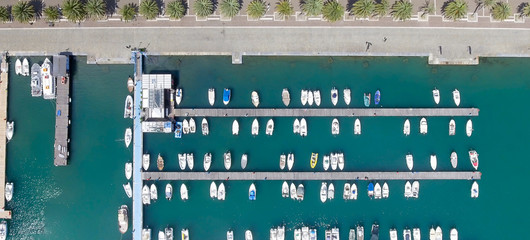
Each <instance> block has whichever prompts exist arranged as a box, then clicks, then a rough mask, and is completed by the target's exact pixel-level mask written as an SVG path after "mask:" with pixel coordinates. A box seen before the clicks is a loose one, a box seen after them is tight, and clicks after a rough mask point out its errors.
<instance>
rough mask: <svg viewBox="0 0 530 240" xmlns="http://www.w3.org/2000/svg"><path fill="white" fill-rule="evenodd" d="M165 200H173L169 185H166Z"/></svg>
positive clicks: (171, 187)
mask: <svg viewBox="0 0 530 240" xmlns="http://www.w3.org/2000/svg"><path fill="white" fill-rule="evenodd" d="M165 193H166V199H167V200H171V199H172V198H173V186H171V183H168V184H166V191H165Z"/></svg>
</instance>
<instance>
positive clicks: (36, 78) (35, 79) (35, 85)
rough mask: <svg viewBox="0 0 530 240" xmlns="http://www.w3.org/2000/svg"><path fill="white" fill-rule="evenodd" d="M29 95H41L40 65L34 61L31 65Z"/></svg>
mask: <svg viewBox="0 0 530 240" xmlns="http://www.w3.org/2000/svg"><path fill="white" fill-rule="evenodd" d="M30 85H31V96H32V97H40V96H42V80H41V74H40V65H39V64H37V63H34V64H33V66H31V84H30Z"/></svg>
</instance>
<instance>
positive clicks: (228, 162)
mask: <svg viewBox="0 0 530 240" xmlns="http://www.w3.org/2000/svg"><path fill="white" fill-rule="evenodd" d="M223 163H224V166H225V169H226V170H230V167H231V166H232V154H231V153H230V151H228V152H225V153H224V154H223Z"/></svg>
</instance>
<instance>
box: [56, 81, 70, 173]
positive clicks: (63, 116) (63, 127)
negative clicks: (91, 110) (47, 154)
mask: <svg viewBox="0 0 530 240" xmlns="http://www.w3.org/2000/svg"><path fill="white" fill-rule="evenodd" d="M70 81H71V79H70V78H67V80H66V83H61V82H60V81H58V82H57V99H56V102H55V143H54V145H53V148H54V154H53V163H54V164H55V166H66V165H67V164H68V155H70V152H69V151H68V143H69V142H70V138H68V127H69V125H70Z"/></svg>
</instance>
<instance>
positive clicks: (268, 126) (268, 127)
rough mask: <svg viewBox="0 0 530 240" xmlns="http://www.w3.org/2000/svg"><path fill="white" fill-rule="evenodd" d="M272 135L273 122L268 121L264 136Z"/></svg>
mask: <svg viewBox="0 0 530 240" xmlns="http://www.w3.org/2000/svg"><path fill="white" fill-rule="evenodd" d="M273 133H274V120H272V118H271V119H269V121H267V128H266V129H265V134H267V135H269V136H271V135H272V134H273Z"/></svg>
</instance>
